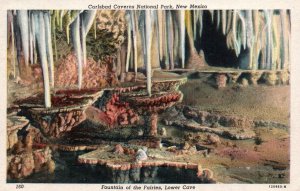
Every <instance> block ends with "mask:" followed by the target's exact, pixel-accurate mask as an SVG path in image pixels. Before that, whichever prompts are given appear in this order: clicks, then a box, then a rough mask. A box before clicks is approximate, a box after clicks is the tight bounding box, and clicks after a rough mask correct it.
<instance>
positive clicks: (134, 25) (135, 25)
mask: <svg viewBox="0 0 300 191" xmlns="http://www.w3.org/2000/svg"><path fill="white" fill-rule="evenodd" d="M137 14H138V13H137V12H136V11H131V12H130V18H131V24H132V29H133V30H132V39H133V56H134V57H133V65H134V73H135V75H134V76H135V79H136V76H137V68H138V50H137V48H138V47H137V31H138V30H139V29H138V16H137Z"/></svg>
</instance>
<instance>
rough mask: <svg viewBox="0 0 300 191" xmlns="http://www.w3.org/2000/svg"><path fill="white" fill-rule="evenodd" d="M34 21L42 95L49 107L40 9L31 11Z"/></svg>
mask: <svg viewBox="0 0 300 191" xmlns="http://www.w3.org/2000/svg"><path fill="white" fill-rule="evenodd" d="M33 17H34V22H35V24H36V28H35V31H34V32H35V36H36V40H37V48H38V50H39V51H38V52H39V57H40V61H41V65H42V71H43V79H44V96H45V107H51V96H50V83H49V81H50V80H49V71H48V63H47V51H46V34H45V33H46V31H45V23H44V15H43V12H42V11H37V12H34V13H33Z"/></svg>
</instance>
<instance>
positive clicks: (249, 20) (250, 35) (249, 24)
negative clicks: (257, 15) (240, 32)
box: [245, 10, 253, 69]
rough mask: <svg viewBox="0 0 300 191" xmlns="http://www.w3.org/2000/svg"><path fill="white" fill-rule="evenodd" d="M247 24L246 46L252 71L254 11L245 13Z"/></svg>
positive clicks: (249, 67)
mask: <svg viewBox="0 0 300 191" xmlns="http://www.w3.org/2000/svg"><path fill="white" fill-rule="evenodd" d="M245 12H246V13H245V22H246V45H247V48H248V50H249V51H250V53H249V63H248V69H252V66H251V65H252V59H253V20H252V11H251V10H246V11H245Z"/></svg>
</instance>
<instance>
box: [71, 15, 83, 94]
mask: <svg viewBox="0 0 300 191" xmlns="http://www.w3.org/2000/svg"><path fill="white" fill-rule="evenodd" d="M79 20H80V19H79V17H77V18H76V19H75V20H74V22H73V23H72V24H71V32H72V41H73V46H74V50H75V54H76V57H77V67H78V88H79V89H81V85H82V51H81V43H80V22H79Z"/></svg>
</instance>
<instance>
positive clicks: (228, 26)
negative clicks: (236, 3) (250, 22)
mask: <svg viewBox="0 0 300 191" xmlns="http://www.w3.org/2000/svg"><path fill="white" fill-rule="evenodd" d="M231 27H232V10H228V11H227V14H226V34H227V33H228V32H229V30H230V29H231Z"/></svg>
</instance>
